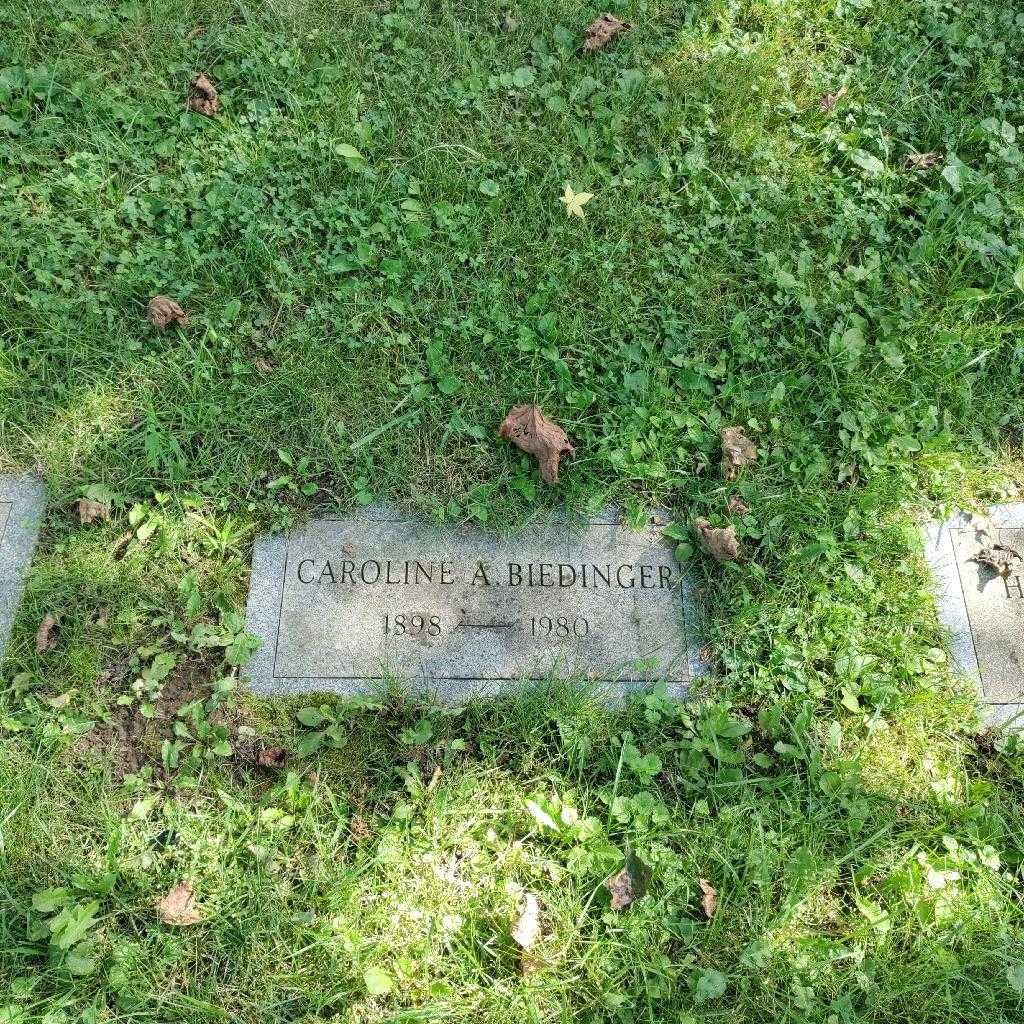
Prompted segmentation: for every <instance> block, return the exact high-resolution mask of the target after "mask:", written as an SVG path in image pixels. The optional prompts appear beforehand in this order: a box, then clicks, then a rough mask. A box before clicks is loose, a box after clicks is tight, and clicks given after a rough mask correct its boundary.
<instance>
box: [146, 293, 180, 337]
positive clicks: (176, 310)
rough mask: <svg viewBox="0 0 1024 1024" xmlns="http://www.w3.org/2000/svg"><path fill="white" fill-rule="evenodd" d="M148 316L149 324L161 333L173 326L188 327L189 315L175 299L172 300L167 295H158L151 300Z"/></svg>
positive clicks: (147, 311)
mask: <svg viewBox="0 0 1024 1024" xmlns="http://www.w3.org/2000/svg"><path fill="white" fill-rule="evenodd" d="M146 316H147V317H148V319H149V322H150V323H151V324H152V325H153V326H154V327H158V328H159V329H160V330H161V331H162V330H163V329H164V328H165V327H169V326H170V325H171V324H180V325H181V326H182V327H187V326H188V313H186V312H185V310H183V309H182V308H181V306H179V305H178V303H177V302H175V301H174V299H170V298H168V297H167V296H166V295H156V296H154V297H153V298H152V299H150V300H149V306H148V308H147V310H146Z"/></svg>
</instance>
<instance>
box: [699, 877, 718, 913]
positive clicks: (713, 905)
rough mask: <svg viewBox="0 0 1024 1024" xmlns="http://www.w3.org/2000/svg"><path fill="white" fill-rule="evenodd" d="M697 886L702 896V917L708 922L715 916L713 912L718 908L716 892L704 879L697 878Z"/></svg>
mask: <svg viewBox="0 0 1024 1024" xmlns="http://www.w3.org/2000/svg"><path fill="white" fill-rule="evenodd" d="M697 884H698V885H699V886H700V891H701V892H702V893H703V894H704V896H703V899H701V901H700V905H701V906H702V907H703V908H704V916H705V917H707V918H708V920H710V919H711V918H712V917H714V916H715V910H716V909H717V908H718V890H717V889H716V888H715V887H714V886H713V885H712V884H711V883H710V882H709V881H708V880H707V879H706V878H698V879H697Z"/></svg>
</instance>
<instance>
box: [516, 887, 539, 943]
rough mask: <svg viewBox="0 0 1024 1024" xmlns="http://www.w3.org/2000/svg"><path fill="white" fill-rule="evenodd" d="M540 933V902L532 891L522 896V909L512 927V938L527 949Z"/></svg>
mask: <svg viewBox="0 0 1024 1024" xmlns="http://www.w3.org/2000/svg"><path fill="white" fill-rule="evenodd" d="M539 935H540V904H538V903H537V897H536V896H534V895H533V893H532V892H528V893H527V894H526V896H525V897H524V898H523V909H522V912H521V913H520V914H519V919H518V920H517V921H516V925H515V927H514V928H513V929H512V938H513V939H514V940H515V942H516V945H518V946H519V947H520V948H522V949H529V948H530V947H531V946H532V945H533V944H534V943H535V942H536V941H537V937H538V936H539Z"/></svg>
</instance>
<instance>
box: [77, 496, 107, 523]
mask: <svg viewBox="0 0 1024 1024" xmlns="http://www.w3.org/2000/svg"><path fill="white" fill-rule="evenodd" d="M75 511H76V512H78V521H79V522H80V523H82V524H83V525H88V524H89V523H95V522H106V521H107V520H108V519H109V518H110V506H109V505H108V504H107V503H106V502H105V501H93V499H92V498H79V499H78V501H76V502H75Z"/></svg>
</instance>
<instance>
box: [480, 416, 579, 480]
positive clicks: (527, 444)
mask: <svg viewBox="0 0 1024 1024" xmlns="http://www.w3.org/2000/svg"><path fill="white" fill-rule="evenodd" d="M499 433H500V434H501V436H502V437H504V438H505V439H506V440H508V441H511V442H512V443H513V444H514V445H515V446H516V447H517V448H521V449H522V450H523V451H524V452H526V453H527V454H528V455H532V456H533V457H534V458H535V459H536V460H537V462H538V463H539V464H540V475H541V476H542V477H543V478H544V480H545V482H546V483H549V484H557V483H558V465H559V462H560V460H561V458H562V456H563V455H573V454H574V453H575V451H576V449H575V448H574V447H573V446H572V445H571V444H570V443H569V436H568V435H567V434H566V432H565V431H564V430H563V429H562V428H561V427H560V426H558V424H557V423H552V422H551V420H549V419H548V418H547V417H546V416H545V415H544V413H542V412H541V411H540V406H538V405H516V406H513V407H512V409H510V410H509V414H508V415H507V416H506V417H505V419H504V421H503V422H502V424H501V429H500V431H499Z"/></svg>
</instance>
